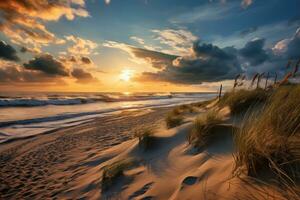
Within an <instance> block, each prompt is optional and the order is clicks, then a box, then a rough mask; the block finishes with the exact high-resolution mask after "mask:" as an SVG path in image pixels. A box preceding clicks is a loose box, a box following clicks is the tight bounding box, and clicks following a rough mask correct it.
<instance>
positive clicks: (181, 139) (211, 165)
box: [65, 110, 280, 200]
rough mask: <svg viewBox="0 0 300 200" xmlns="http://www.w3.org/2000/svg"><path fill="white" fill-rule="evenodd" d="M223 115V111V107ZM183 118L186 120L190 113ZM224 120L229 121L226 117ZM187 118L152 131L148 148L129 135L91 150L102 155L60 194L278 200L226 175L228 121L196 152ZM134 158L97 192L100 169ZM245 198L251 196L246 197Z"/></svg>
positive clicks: (230, 151)
mask: <svg viewBox="0 0 300 200" xmlns="http://www.w3.org/2000/svg"><path fill="white" fill-rule="evenodd" d="M222 113H223V114H224V117H225V118H226V116H227V117H228V115H227V114H228V113H227V110H223V111H222ZM188 119H190V120H192V119H193V117H189V118H188ZM228 121H230V120H228ZM191 125H192V124H191V121H188V122H187V123H185V124H184V125H182V126H180V127H178V128H174V129H170V130H165V129H164V127H162V128H161V130H159V131H158V132H157V134H156V137H157V142H156V144H155V147H154V149H152V150H148V151H144V150H143V149H141V148H140V146H139V145H138V141H137V140H136V139H135V140H131V141H128V142H125V143H123V144H121V145H118V146H116V147H115V148H112V149H109V150H107V151H104V152H101V153H99V154H98V155H95V157H94V158H93V159H91V161H92V162H93V161H95V160H102V161H104V160H106V161H104V162H102V163H101V164H99V165H96V166H94V167H90V168H89V169H87V170H86V174H85V175H84V176H81V177H79V178H78V179H77V180H76V181H75V182H74V186H73V187H72V189H71V190H70V193H69V194H68V195H67V196H65V197H74V196H77V197H80V198H87V199H143V200H146V199H178V200H182V199H205V200H206V199H212V200H218V199H280V197H279V196H280V195H279V193H276V192H275V190H272V189H271V188H270V187H265V186H264V185H263V184H260V185H257V184H256V183H253V182H251V183H249V182H246V181H243V179H241V178H236V177H233V176H232V170H233V167H234V160H233V153H234V148H233V140H232V126H231V125H230V124H223V125H220V128H219V131H220V132H219V137H218V138H216V139H215V141H214V142H213V143H212V144H210V145H209V146H208V147H207V148H205V149H203V150H202V151H200V152H199V151H196V150H195V149H192V148H191V147H190V146H189V145H188V143H187V142H186V135H187V134H188V131H189V130H190V128H191ZM125 158H135V159H137V160H139V165H137V166H135V167H133V168H131V169H129V170H127V171H125V173H124V176H122V177H120V178H119V179H118V181H117V183H115V184H114V185H113V186H112V187H110V188H109V190H108V191H101V176H102V169H103V167H104V166H106V165H110V164H112V163H114V162H116V161H118V160H122V159H125ZM250 197H251V198H250Z"/></svg>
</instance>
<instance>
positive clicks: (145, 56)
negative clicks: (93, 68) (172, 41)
mask: <svg viewBox="0 0 300 200" xmlns="http://www.w3.org/2000/svg"><path fill="white" fill-rule="evenodd" d="M103 46H104V47H108V48H116V49H120V50H122V51H125V52H127V53H128V54H129V55H130V56H131V59H133V61H134V62H136V63H141V62H147V63H150V64H152V66H153V67H154V68H157V69H161V68H164V67H165V66H166V65H169V64H171V63H172V61H173V60H174V59H175V58H177V57H178V56H176V55H169V54H166V53H162V52H157V51H152V50H149V49H142V48H137V47H134V46H131V45H128V44H125V43H119V42H115V41H107V42H105V43H104V44H103Z"/></svg>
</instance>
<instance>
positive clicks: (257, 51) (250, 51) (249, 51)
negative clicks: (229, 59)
mask: <svg viewBox="0 0 300 200" xmlns="http://www.w3.org/2000/svg"><path fill="white" fill-rule="evenodd" d="M264 44H265V39H254V40H252V41H250V42H248V43H247V44H246V45H245V46H244V47H243V48H242V49H240V50H239V54H240V55H241V56H242V57H243V58H245V59H246V60H247V62H249V64H250V65H254V66H257V65H260V64H262V63H264V62H265V61H266V60H267V59H268V58H269V55H268V54H267V52H266V51H265V50H264V49H263V48H264Z"/></svg>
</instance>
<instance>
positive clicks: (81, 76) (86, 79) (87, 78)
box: [71, 68, 99, 84]
mask: <svg viewBox="0 0 300 200" xmlns="http://www.w3.org/2000/svg"><path fill="white" fill-rule="evenodd" d="M71 74H72V76H73V77H75V78H76V79H77V83H81V84H87V83H91V82H99V80H98V79H96V78H94V77H93V76H92V75H91V74H90V73H89V72H86V71H84V70H83V69H80V68H75V69H73V71H72V73H71Z"/></svg>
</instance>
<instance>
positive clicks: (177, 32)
mask: <svg viewBox="0 0 300 200" xmlns="http://www.w3.org/2000/svg"><path fill="white" fill-rule="evenodd" d="M152 32H153V33H155V34H156V35H157V36H156V40H158V41H159V42H160V43H161V44H164V45H167V46H168V47H170V50H168V53H173V54H180V55H183V54H184V55H185V54H188V53H190V52H189V49H190V48H191V47H192V45H193V43H194V41H196V40H197V39H198V37H196V36H195V35H194V34H193V33H191V32H190V31H188V30H184V29H164V30H152Z"/></svg>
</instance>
